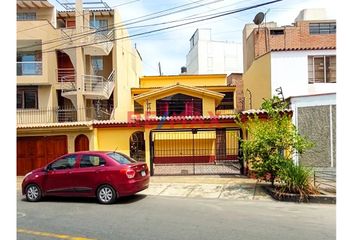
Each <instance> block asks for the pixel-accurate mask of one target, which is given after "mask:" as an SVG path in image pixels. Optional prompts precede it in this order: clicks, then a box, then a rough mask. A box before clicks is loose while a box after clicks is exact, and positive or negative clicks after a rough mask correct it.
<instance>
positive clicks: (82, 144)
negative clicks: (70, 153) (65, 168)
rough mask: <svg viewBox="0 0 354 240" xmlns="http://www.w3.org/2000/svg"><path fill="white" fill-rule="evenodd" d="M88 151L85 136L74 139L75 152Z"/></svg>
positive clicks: (87, 142)
mask: <svg viewBox="0 0 354 240" xmlns="http://www.w3.org/2000/svg"><path fill="white" fill-rule="evenodd" d="M88 150H89V139H88V137H87V136H86V135H84V134H80V135H79V136H77V137H76V138H75V152H78V151H88Z"/></svg>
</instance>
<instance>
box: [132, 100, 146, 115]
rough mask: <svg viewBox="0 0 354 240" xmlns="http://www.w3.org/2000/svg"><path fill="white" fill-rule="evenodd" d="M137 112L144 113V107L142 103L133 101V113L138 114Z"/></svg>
mask: <svg viewBox="0 0 354 240" xmlns="http://www.w3.org/2000/svg"><path fill="white" fill-rule="evenodd" d="M139 113H144V107H143V105H141V104H139V103H138V102H136V101H134V114H139Z"/></svg>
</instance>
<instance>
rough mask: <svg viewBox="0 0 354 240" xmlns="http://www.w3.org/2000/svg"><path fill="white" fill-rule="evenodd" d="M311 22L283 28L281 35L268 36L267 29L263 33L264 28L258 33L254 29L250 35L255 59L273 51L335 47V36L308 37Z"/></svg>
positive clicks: (319, 35) (317, 35)
mask: <svg viewBox="0 0 354 240" xmlns="http://www.w3.org/2000/svg"><path fill="white" fill-rule="evenodd" d="M311 22H313V21H301V22H297V23H296V25H295V26H285V27H284V34H282V35H270V31H269V30H270V29H269V28H268V31H265V29H264V28H260V29H259V31H258V28H256V29H255V30H254V31H253V33H252V34H253V35H254V42H255V43H254V49H255V57H256V58H257V57H258V56H262V55H263V54H265V53H267V52H269V51H270V50H275V49H288V48H305V49H306V48H307V49H308V48H333V47H336V34H316V35H310V31H309V23H311ZM317 22H318V21H317ZM271 29H272V28H271ZM276 29H280V28H276ZM266 33H267V34H266ZM265 38H267V40H266V39H265ZM266 43H267V44H266Z"/></svg>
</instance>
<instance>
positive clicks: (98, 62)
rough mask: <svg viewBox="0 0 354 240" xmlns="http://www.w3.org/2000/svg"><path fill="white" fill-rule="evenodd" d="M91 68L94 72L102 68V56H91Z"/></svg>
mask: <svg viewBox="0 0 354 240" xmlns="http://www.w3.org/2000/svg"><path fill="white" fill-rule="evenodd" d="M91 64H92V69H93V71H94V72H97V71H102V70H103V58H102V57H97V56H94V57H92V58H91Z"/></svg>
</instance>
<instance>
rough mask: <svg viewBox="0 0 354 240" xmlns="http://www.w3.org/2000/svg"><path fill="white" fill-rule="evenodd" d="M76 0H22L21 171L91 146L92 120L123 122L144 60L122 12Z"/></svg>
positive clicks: (19, 38) (19, 61)
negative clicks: (58, 2) (71, 1)
mask: <svg viewBox="0 0 354 240" xmlns="http://www.w3.org/2000/svg"><path fill="white" fill-rule="evenodd" d="M105 6H106V7H105V8H87V6H85V3H83V1H82V0H77V1H76V3H75V5H74V6H73V8H72V9H68V10H65V11H57V10H56V8H55V7H54V6H53V5H52V4H51V3H50V2H48V1H46V0H31V1H28V0H23V1H20V0H18V1H17V81H16V84H17V166H18V174H23V173H25V172H26V171H28V170H29V169H33V168H36V167H39V166H42V165H43V164H44V163H46V162H48V161H50V160H53V159H54V158H55V157H57V156H59V155H61V154H64V153H67V152H73V151H78V150H88V149H93V148H94V141H93V134H92V128H90V127H88V125H87V122H88V121H92V120H107V119H112V120H122V121H123V120H125V119H127V112H128V111H132V110H133V109H131V105H130V98H131V95H130V91H129V90H130V88H132V87H137V86H138V85H139V77H140V72H141V56H140V54H139V52H138V51H137V49H136V48H135V47H133V46H132V43H131V40H130V39H129V35H128V32H127V30H126V29H125V28H124V26H123V25H122V24H121V23H122V22H121V19H120V16H119V14H118V11H117V9H111V8H109V7H107V5H105Z"/></svg>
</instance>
